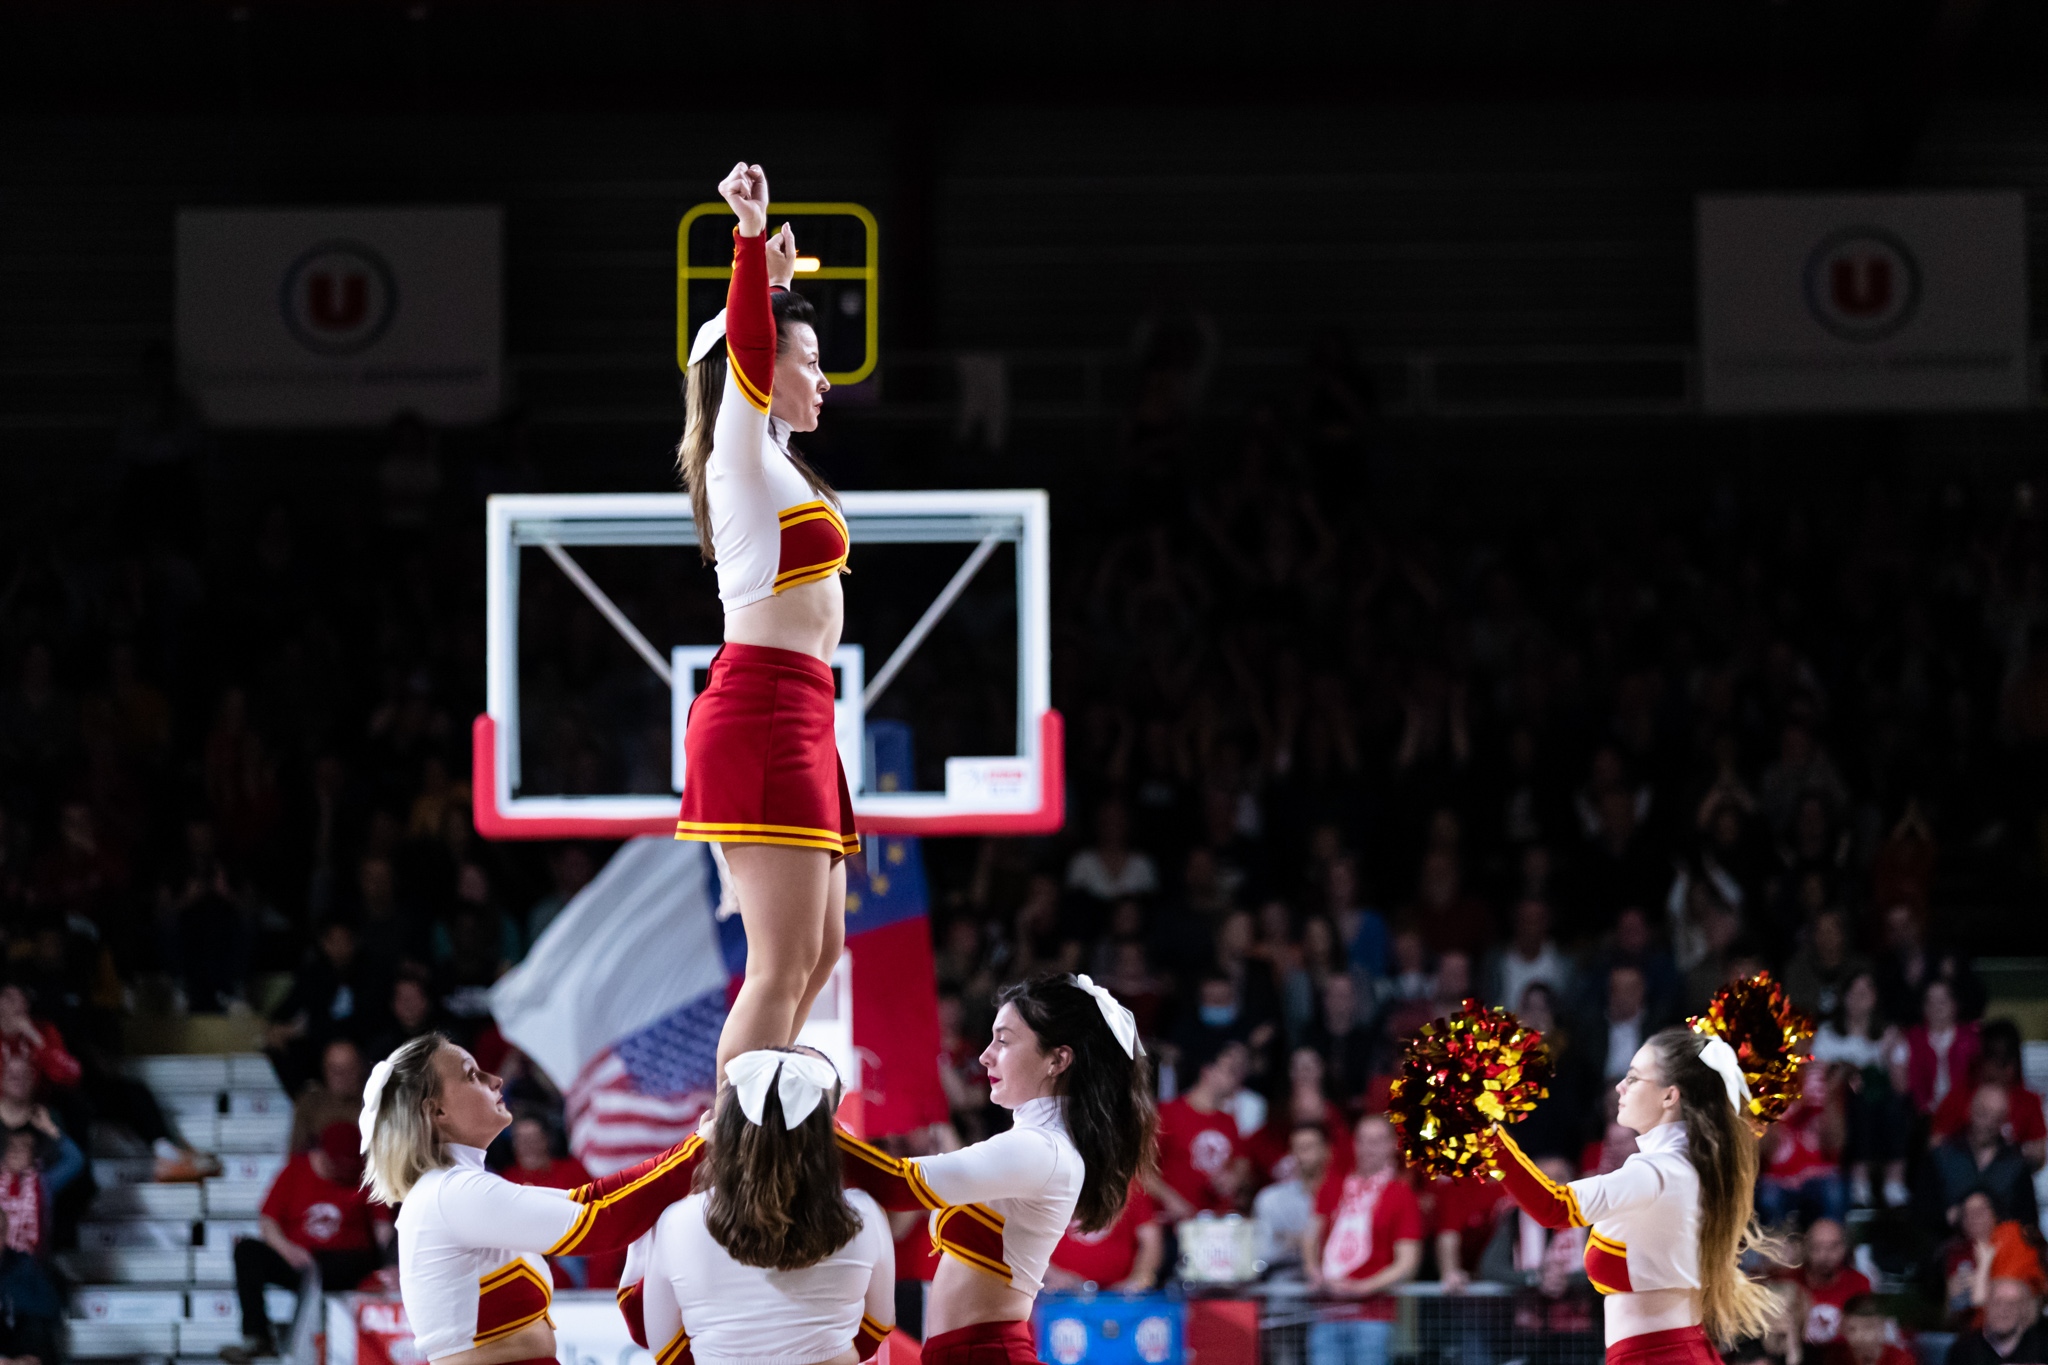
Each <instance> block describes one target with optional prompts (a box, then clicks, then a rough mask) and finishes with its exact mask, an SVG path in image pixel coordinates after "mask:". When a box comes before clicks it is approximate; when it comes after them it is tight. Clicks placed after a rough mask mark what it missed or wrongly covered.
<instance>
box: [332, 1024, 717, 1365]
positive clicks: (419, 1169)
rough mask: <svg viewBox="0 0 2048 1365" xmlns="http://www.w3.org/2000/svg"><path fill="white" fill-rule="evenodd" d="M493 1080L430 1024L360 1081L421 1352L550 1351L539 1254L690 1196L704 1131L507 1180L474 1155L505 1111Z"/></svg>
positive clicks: (633, 1231)
mask: <svg viewBox="0 0 2048 1365" xmlns="http://www.w3.org/2000/svg"><path fill="white" fill-rule="evenodd" d="M503 1089H504V1083H503V1082H502V1081H500V1080H499V1079H498V1078H497V1077H496V1076H493V1075H491V1074H490V1073H489V1072H486V1071H484V1070H482V1069H481V1068H479V1067H478V1066H477V1064H476V1059H475V1058H474V1057H472V1056H470V1055H469V1053H468V1052H466V1051H465V1050H463V1049H462V1048H459V1047H457V1046H455V1045H454V1044H453V1043H450V1042H449V1041H448V1040H447V1039H446V1038H443V1037H442V1036H441V1035H440V1034H438V1033H430V1034H427V1035H425V1036H424V1037H420V1038H415V1039H413V1040H412V1041H411V1042H409V1043H407V1044H405V1045H404V1046H403V1047H401V1048H399V1049H398V1050H397V1051H396V1052H394V1053H392V1054H391V1055H390V1056H389V1057H387V1058H385V1059H384V1060H383V1061H381V1062H379V1063H377V1065H376V1067H375V1069H373V1070H372V1071H371V1073H370V1080H369V1084H368V1085H366V1086H365V1087H364V1088H363V1112H362V1119H361V1128H362V1147H363V1153H364V1155H365V1157H366V1158H367V1160H366V1161H365V1163H364V1179H365V1183H366V1184H367V1185H368V1186H369V1188H370V1193H371V1195H372V1197H373V1198H375V1199H377V1200H378V1201H379V1202H381V1203H384V1204H397V1205H401V1206H402V1207H400V1209H399V1212H398V1282H399V1292H400V1294H401V1296H402V1297H403V1298H404V1300H405V1314H406V1317H407V1319H408V1320H410V1322H411V1324H412V1330H413V1337H414V1339H415V1340H416V1341H417V1343H418V1345H419V1349H420V1354H421V1355H422V1356H423V1357H424V1358H425V1359H426V1360H428V1361H431V1362H432V1363H433V1365H513V1362H519V1363H520V1365H553V1362H554V1360H555V1329H554V1323H553V1320H552V1319H550V1318H549V1317H548V1305H549V1302H550V1299H551V1297H552V1285H553V1281H552V1279H551V1278H550V1276H549V1273H548V1266H547V1262H546V1261H545V1260H544V1259H543V1258H544V1257H547V1256H570V1255H579V1254H587V1253H590V1252H597V1251H611V1250H617V1249H620V1248H623V1247H625V1246H626V1245H628V1244H629V1243H631V1242H632V1241H633V1240H634V1239H635V1238H637V1237H639V1236H641V1235H642V1234H643V1233H645V1232H646V1231H647V1230H648V1229H649V1228H651V1227H653V1226H654V1223H655V1220H656V1219H657V1218H658V1217H660V1216H661V1213H662V1210H664V1209H666V1208H667V1207H668V1206H669V1205H670V1204H672V1203H674V1202H675V1201H677V1200H679V1199H683V1198H685V1197H687V1196H688V1194H689V1192H690V1182H691V1179H692V1177H693V1175H694V1172H695V1167H696V1165H697V1163H698V1161H699V1160H700V1159H701V1156H702V1150H703V1143H702V1142H701V1141H700V1140H699V1139H697V1138H691V1139H690V1140H689V1141H687V1142H684V1143H682V1144H680V1145H678V1146H676V1147H674V1148H671V1149H670V1150H669V1151H667V1152H665V1153H663V1154H662V1155H661V1156H658V1157H655V1158H653V1159H652V1160H649V1161H646V1162H643V1163H641V1164H640V1165H638V1166H632V1167H628V1168H627V1169H626V1170H623V1171H619V1172H617V1173H615V1174H613V1175H609V1176H606V1177H605V1178H604V1179H602V1180H599V1181H595V1182H593V1183H592V1184H588V1185H583V1186H580V1187H578V1188H576V1189H573V1190H553V1189H541V1188H538V1187H535V1186H531V1185H515V1184H513V1183H512V1182H511V1181H509V1180H506V1179H504V1178H503V1177H502V1176H498V1175H495V1174H493V1173H492V1172H490V1171H488V1170H485V1169H484V1148H486V1147H488V1146H489V1145H490V1144H491V1142H492V1140H493V1139H495V1138H496V1137H497V1136H498V1134H500V1133H502V1132H504V1131H505V1129H506V1127H507V1126H508V1125H509V1124H510V1123H511V1122H512V1114H511V1112H510V1111H509V1110H507V1109H506V1108H505V1102H504V1099H503V1097H502V1092H503Z"/></svg>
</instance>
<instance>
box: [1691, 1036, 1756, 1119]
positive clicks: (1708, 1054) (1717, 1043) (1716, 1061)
mask: <svg viewBox="0 0 2048 1365" xmlns="http://www.w3.org/2000/svg"><path fill="white" fill-rule="evenodd" d="M1700 1060H1701V1061H1703V1062H1705V1063H1706V1064H1707V1065H1708V1066H1710V1067H1712V1068H1713V1069H1714V1073H1715V1074H1716V1075H1718V1076H1719V1077H1720V1078H1721V1084H1723V1085H1725V1086H1727V1087H1728V1103H1730V1104H1732V1105H1734V1106H1735V1112H1736V1113H1738V1114H1740V1115H1742V1116H1743V1117H1744V1118H1748V1117H1749V1081H1748V1080H1747V1079H1745V1078H1744V1076H1743V1074H1742V1060H1741V1059H1740V1058H1739V1057H1737V1056H1736V1055H1735V1049H1734V1048H1732V1047H1730V1046H1728V1043H1727V1040H1726V1039H1723V1038H1716V1037H1714V1036H1712V1035H1711V1034H1710V1035H1708V1037H1707V1045H1706V1046H1705V1047H1703V1048H1701V1049H1700Z"/></svg>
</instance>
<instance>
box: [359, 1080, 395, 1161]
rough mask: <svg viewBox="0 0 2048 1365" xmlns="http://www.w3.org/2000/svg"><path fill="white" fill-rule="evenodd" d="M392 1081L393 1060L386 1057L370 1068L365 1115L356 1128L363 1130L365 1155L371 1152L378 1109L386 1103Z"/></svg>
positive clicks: (364, 1102) (366, 1087)
mask: <svg viewBox="0 0 2048 1365" xmlns="http://www.w3.org/2000/svg"><path fill="white" fill-rule="evenodd" d="M390 1080H391V1059H390V1058H389V1057H386V1058H385V1059H384V1060H383V1061H381V1062H379V1063H377V1065H375V1066H373V1067H371V1068H370V1079H369V1080H368V1081H366V1082H364V1084H363V1113H362V1117H361V1118H358V1119H357V1120H356V1127H357V1128H359V1129H361V1130H362V1134H363V1145H362V1148H361V1150H362V1151H363V1153H364V1154H365V1155H367V1154H368V1153H369V1150H370V1139H371V1138H372V1137H374V1136H375V1135H376V1132H377V1109H378V1107H379V1106H380V1105H382V1104H383V1103H384V1087H385V1085H387V1084H388V1083H389V1082H390Z"/></svg>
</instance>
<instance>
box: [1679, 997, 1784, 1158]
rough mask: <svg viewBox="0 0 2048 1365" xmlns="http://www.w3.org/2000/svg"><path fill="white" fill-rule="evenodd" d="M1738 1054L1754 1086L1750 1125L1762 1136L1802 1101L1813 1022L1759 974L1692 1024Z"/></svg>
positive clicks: (1744, 1073) (1717, 1000) (1712, 1004)
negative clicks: (1801, 1078)
mask: <svg viewBox="0 0 2048 1365" xmlns="http://www.w3.org/2000/svg"><path fill="white" fill-rule="evenodd" d="M1686 1023H1687V1024H1689V1025H1691V1026H1692V1031H1693V1032H1695V1033H1707V1034H1712V1035H1713V1036H1715V1037H1717V1038H1719V1039H1720V1040H1721V1041H1722V1042H1724V1043H1726V1044H1728V1046H1729V1047H1732V1048H1734V1049H1735V1058H1736V1060H1737V1061H1738V1062H1740V1063H1741V1065H1742V1078H1743V1079H1744V1080H1745V1081H1747V1082H1749V1120H1750V1123H1751V1125H1752V1126H1753V1127H1755V1128H1756V1129H1758V1130H1759V1131H1761V1130H1762V1129H1763V1128H1764V1127H1765V1126H1766V1125H1768V1124H1771V1123H1775V1122H1777V1121H1778V1120H1779V1119H1780V1118H1782V1117H1784V1114H1785V1111H1786V1110H1788V1109H1790V1108H1791V1107H1792V1106H1793V1105H1794V1104H1796V1103H1798V1101H1799V1069H1800V1068H1801V1067H1802V1066H1804V1065H1805V1064H1806V1062H1807V1061H1808V1060H1809V1056H1808V1054H1807V1052H1806V1046H1805V1045H1806V1041H1807V1039H1809V1038H1811V1037H1813V1020H1811V1019H1809V1018H1807V1017H1806V1016H1805V1015H1804V1014H1801V1013H1800V1012H1799V1010H1798V1008H1797V1007H1796V1006H1794V1005H1793V1003H1792V997H1791V996H1790V995H1788V994H1786V992H1785V988H1784V987H1783V986H1781V985H1779V984H1778V983H1777V982H1775V981H1773V980H1772V979H1771V974H1770V973H1769V972H1758V973H1757V974H1756V975H1755V976H1752V977H1750V978H1748V979H1747V980H1743V981H1737V982H1735V983H1734V984H1733V985H1730V986H1725V987H1723V988H1722V989H1721V991H1720V993H1719V994H1717V995H1716V996H1715V997H1714V998H1713V1000H1712V1001H1710V1002H1709V1003H1708V1005H1707V1012H1706V1013H1705V1014H1702V1015H1698V1016H1696V1017H1694V1018H1691V1019H1688V1020H1686Z"/></svg>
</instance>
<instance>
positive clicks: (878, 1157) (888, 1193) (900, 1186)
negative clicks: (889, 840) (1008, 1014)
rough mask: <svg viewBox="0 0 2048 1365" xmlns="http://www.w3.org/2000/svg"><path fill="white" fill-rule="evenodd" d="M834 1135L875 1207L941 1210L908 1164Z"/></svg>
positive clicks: (850, 1172)
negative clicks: (877, 1205)
mask: <svg viewBox="0 0 2048 1365" xmlns="http://www.w3.org/2000/svg"><path fill="white" fill-rule="evenodd" d="M849 842H851V841H850V840H849ZM834 1132H835V1135H836V1136H837V1138H838V1141H839V1151H840V1154H841V1155H842V1156H843V1157H844V1158H845V1162H844V1169H845V1172H846V1183H847V1184H849V1185H851V1186H853V1187H854V1188H855V1189H858V1190H866V1191H867V1192H868V1193H869V1194H871V1195H873V1196H874V1199H875V1202H876V1203H877V1204H880V1205H881V1206H882V1207H883V1208H885V1209H888V1210H890V1211H891V1212H895V1213H909V1212H916V1211H917V1210H919V1209H936V1208H939V1207H941V1205H940V1201H939V1199H938V1197H937V1196H936V1195H934V1194H932V1192H931V1187H930V1186H929V1185H927V1184H925V1183H924V1177H922V1176H920V1175H918V1174H917V1172H916V1169H915V1168H914V1167H912V1166H911V1164H910V1163H909V1162H907V1161H904V1160H903V1159H902V1158H900V1157H893V1156H890V1155H889V1154H888V1153H887V1152H885V1151H882V1150H881V1149H880V1148H878V1147H870V1146H868V1144H867V1143H865V1142H862V1141H861V1140H860V1139H859V1138H857V1137H854V1136H853V1135H852V1134H851V1133H848V1132H846V1131H845V1130H844V1129H835V1130H834Z"/></svg>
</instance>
